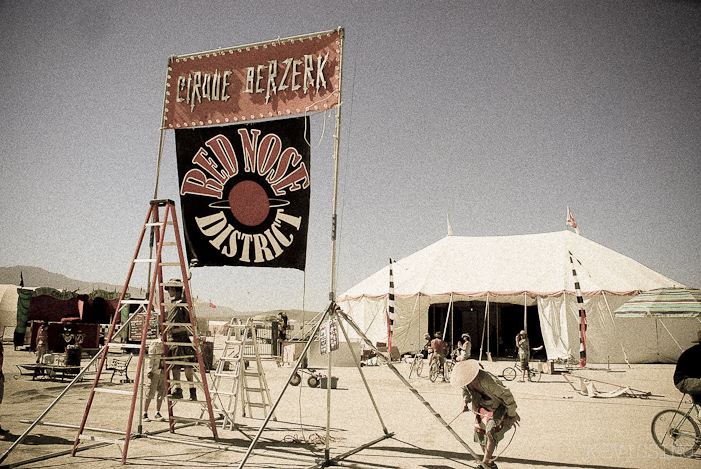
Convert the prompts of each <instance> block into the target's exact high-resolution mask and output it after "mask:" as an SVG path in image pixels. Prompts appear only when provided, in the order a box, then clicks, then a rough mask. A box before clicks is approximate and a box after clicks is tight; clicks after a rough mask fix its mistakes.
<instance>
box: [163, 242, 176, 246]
mask: <svg viewBox="0 0 701 469" xmlns="http://www.w3.org/2000/svg"><path fill="white" fill-rule="evenodd" d="M177 245H178V243H176V242H175V241H164V242H163V246H177Z"/></svg>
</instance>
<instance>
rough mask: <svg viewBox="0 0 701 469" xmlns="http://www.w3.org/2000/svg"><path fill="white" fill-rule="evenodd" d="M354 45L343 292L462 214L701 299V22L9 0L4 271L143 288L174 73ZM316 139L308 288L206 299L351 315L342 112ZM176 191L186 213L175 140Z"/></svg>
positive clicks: (616, 15) (407, 6)
mask: <svg viewBox="0 0 701 469" xmlns="http://www.w3.org/2000/svg"><path fill="white" fill-rule="evenodd" d="M337 27H343V28H344V30H345V41H344V51H343V54H344V56H343V62H344V65H343V83H342V87H343V88H342V93H343V103H342V106H341V125H340V153H339V158H338V163H339V179H338V187H339V198H338V233H337V244H336V258H337V284H336V292H335V293H336V294H337V295H340V294H342V293H343V292H344V291H346V290H348V289H349V288H351V287H352V286H353V285H355V284H357V283H359V282H360V281H361V280H363V279H364V278H366V277H368V276H369V275H371V274H373V273H375V272H376V271H378V270H380V269H381V268H382V267H384V266H385V265H386V264H387V262H388V259H389V258H390V257H391V258H395V259H401V258H403V257H406V256H408V255H410V254H412V253H413V252H416V251H418V250H420V249H422V248H424V247H426V246H428V245H430V244H432V243H434V242H436V241H438V240H440V239H441V238H443V237H444V236H446V234H447V217H449V218H450V224H451V226H452V228H453V231H454V233H455V235H458V236H494V235H518V234H531V233H545V232H553V231H560V230H564V229H566V225H565V220H566V212H567V207H568V206H569V207H570V208H571V210H572V214H573V215H574V218H575V220H576V221H577V223H578V225H579V227H580V229H581V233H582V235H583V236H585V237H587V238H588V239H591V240H593V241H595V242H597V243H600V244H602V245H604V246H606V247H608V248H611V249H613V250H615V251H618V252H620V253H622V254H624V255H626V256H629V257H631V258H633V259H635V260H637V261H638V262H640V263H642V264H643V265H645V266H647V267H649V268H651V269H653V270H655V271H658V272H660V273H662V274H663V275H666V276H668V277H670V278H672V279H674V280H675V281H678V282H680V283H682V284H685V285H687V286H693V287H696V288H699V287H701V236H700V235H699V233H701V203H700V202H701V183H700V181H701V65H699V64H701V3H700V2H692V1H644V0H636V1H615V2H611V1H603V0H601V1H593V0H592V1H567V2H562V1H559V0H557V1H513V0H504V1H493V0H489V1H487V0H485V1H472V0H461V1H438V0H437V1H432V2H422V1H413V0H399V1H395V0H389V1H383V2H371V1H352V0H342V1H316V0H310V1H282V2H281V1H268V0H258V1H236V2H231V1H211V2H200V1H192V0H191V1H159V2H156V1H141V0H140V1H131V0H128V1H121V2H103V1H95V0H90V1H87V0H73V1H70V0H64V1H60V2H55V1H32V0H22V1H19V0H15V1H6V0H0V41H1V43H2V47H1V48H0V59H1V60H0V63H2V66H1V67H0V86H1V87H2V98H1V99H0V116H1V119H0V177H1V180H2V184H0V266H5V267H9V266H15V265H31V266H36V267H41V268H44V269H46V270H49V271H52V272H57V273H60V274H64V275H66V276H68V277H71V278H75V279H78V280H85V281H94V282H107V283H112V284H117V285H121V284H123V283H124V280H125V278H126V276H127V273H128V270H129V265H130V262H131V259H132V256H133V253H134V250H135V248H136V245H137V241H138V236H139V232H140V230H141V228H142V226H143V221H144V218H145V216H146V213H147V210H148V203H149V200H150V199H151V198H152V197H153V194H154V187H155V183H156V169H157V161H158V148H159V138H160V132H159V126H160V122H161V112H162V107H163V93H164V83H165V76H166V67H167V60H168V57H169V56H171V55H183V54H188V53H195V52H200V51H209V50H213V49H217V48H219V47H223V48H224V47H234V46H240V45H247V44H253V43H257V42H263V41H269V40H273V39H276V38H278V37H281V38H285V37H291V36H297V35H301V34H306V33H314V32H319V31H326V30H330V29H334V28H337ZM311 121H312V123H311V125H312V127H311V135H312V141H313V143H314V147H313V149H312V156H311V158H312V173H311V178H312V189H311V214H310V227H309V234H308V236H309V241H308V252H307V269H306V270H305V271H304V272H302V271H299V270H294V269H273V268H257V269H254V268H247V269H245V268H240V267H202V268H195V269H192V271H191V273H192V279H191V287H192V291H193V294H194V295H195V296H197V297H199V298H201V299H204V300H209V301H211V302H213V303H214V304H217V305H221V306H228V307H231V308H233V309H235V310H238V311H267V310H274V309H306V310H313V311H321V310H323V309H324V308H325V307H326V306H327V304H328V302H329V296H330V290H331V285H330V284H331V281H330V279H331V263H332V261H331V259H332V243H331V226H332V223H331V219H332V193H333V167H334V161H333V132H334V115H333V113H327V114H326V115H324V114H318V115H315V116H313V117H312V118H311ZM158 187H159V188H158V196H159V198H171V199H173V200H176V201H177V200H178V179H177V168H176V158H175V137H174V134H173V132H172V131H167V132H166V133H165V143H164V148H163V156H162V163H161V170H160V178H159V186H158ZM146 277H147V273H146V272H145V271H144V272H143V274H142V273H141V272H138V271H136V272H135V277H134V279H133V280H132V283H131V284H132V286H134V285H137V286H139V284H142V285H146ZM26 280H27V281H28V282H31V279H26ZM18 281H19V279H18Z"/></svg>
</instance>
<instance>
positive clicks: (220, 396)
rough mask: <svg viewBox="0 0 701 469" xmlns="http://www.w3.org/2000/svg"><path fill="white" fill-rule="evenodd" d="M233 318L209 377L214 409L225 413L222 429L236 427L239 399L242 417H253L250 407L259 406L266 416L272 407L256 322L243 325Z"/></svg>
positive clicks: (257, 407)
mask: <svg viewBox="0 0 701 469" xmlns="http://www.w3.org/2000/svg"><path fill="white" fill-rule="evenodd" d="M235 321H236V319H232V320H231V321H230V322H229V326H228V328H227V334H226V341H225V342H224V350H223V352H222V355H221V357H220V358H219V361H218V362H217V367H216V371H215V372H214V378H213V380H212V396H213V398H212V402H213V403H214V409H215V412H218V413H220V414H221V415H223V416H224V422H223V423H222V428H225V429H226V428H229V429H234V428H235V418H236V410H237V407H238V404H239V401H240V402H241V413H242V416H243V417H247V416H248V417H252V416H253V409H262V410H263V418H265V417H267V416H268V413H269V411H270V409H271V408H272V404H271V398H270V389H269V388H268V382H267V380H266V377H265V370H264V369H263V365H262V362H261V358H260V352H259V350H258V341H257V336H256V330H255V325H254V324H253V323H252V321H251V319H250V318H249V319H248V320H247V321H246V324H237V323H236V322H235ZM272 418H273V419H275V416H274V415H273V416H272Z"/></svg>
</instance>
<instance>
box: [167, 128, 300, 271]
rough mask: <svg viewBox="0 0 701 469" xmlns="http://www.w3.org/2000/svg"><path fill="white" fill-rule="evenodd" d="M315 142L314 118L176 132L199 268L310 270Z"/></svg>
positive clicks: (185, 209) (190, 249)
mask: <svg viewBox="0 0 701 469" xmlns="http://www.w3.org/2000/svg"><path fill="white" fill-rule="evenodd" d="M305 129H306V130H305ZM308 141H309V122H308V118H307V117H298V118H290V119H281V120H276V121H268V122H258V123H252V124H242V125H231V126H223V127H208V128H197V129H187V130H176V131H175V146H176V153H177V158H178V176H179V179H180V202H181V205H182V216H183V224H184V231H185V244H186V247H187V256H188V260H189V261H190V263H191V265H195V266H219V265H234V266H249V267H290V268H294V269H299V270H304V268H305V263H306V252H307V230H308V227H309V193H310V180H309V174H310V149H309V144H308V143H307V142H308Z"/></svg>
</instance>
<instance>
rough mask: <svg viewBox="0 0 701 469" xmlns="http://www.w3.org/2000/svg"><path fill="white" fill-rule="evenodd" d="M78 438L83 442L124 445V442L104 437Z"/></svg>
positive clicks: (84, 436)
mask: <svg viewBox="0 0 701 469" xmlns="http://www.w3.org/2000/svg"><path fill="white" fill-rule="evenodd" d="M78 438H80V439H81V440H87V441H99V442H101V443H114V444H115V445H121V444H124V440H114V439H112V438H105V437H102V436H95V435H82V434H81V435H78Z"/></svg>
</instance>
